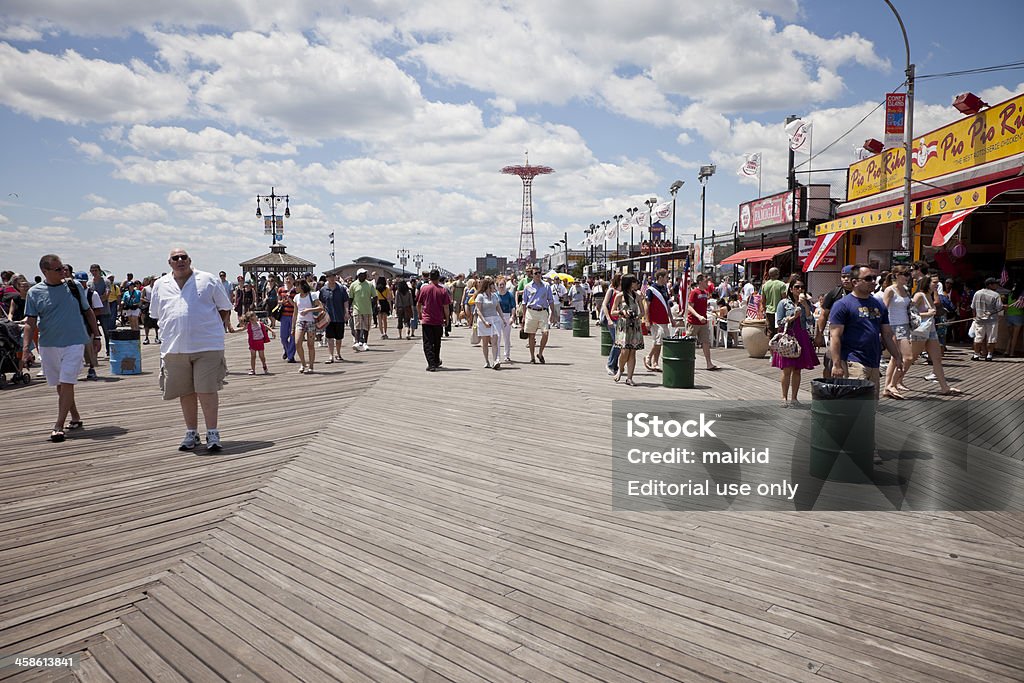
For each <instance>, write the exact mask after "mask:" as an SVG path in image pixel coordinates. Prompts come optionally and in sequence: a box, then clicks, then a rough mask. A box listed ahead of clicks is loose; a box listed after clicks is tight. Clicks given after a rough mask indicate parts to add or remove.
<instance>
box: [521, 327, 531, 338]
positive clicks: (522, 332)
mask: <svg viewBox="0 0 1024 683" xmlns="http://www.w3.org/2000/svg"><path fill="white" fill-rule="evenodd" d="M519 338H520V339H529V338H530V335H529V334H527V333H526V330H524V329H523V328H522V327H520V328H519Z"/></svg>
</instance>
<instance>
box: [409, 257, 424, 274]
mask: <svg viewBox="0 0 1024 683" xmlns="http://www.w3.org/2000/svg"><path fill="white" fill-rule="evenodd" d="M412 262H413V265H415V266H416V274H417V275H418V274H419V272H420V265H422V263H423V254H414V255H413V257H412Z"/></svg>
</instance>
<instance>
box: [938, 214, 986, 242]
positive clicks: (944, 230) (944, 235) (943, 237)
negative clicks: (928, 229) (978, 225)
mask: <svg viewBox="0 0 1024 683" xmlns="http://www.w3.org/2000/svg"><path fill="white" fill-rule="evenodd" d="M976 208H978V207H976V206H974V207H971V208H970V209H963V210H962V211H953V212H952V213H946V214H943V215H942V218H940V219H939V224H938V225H937V226H935V234H934V235H932V246H933V247H941V246H942V245H944V244H945V243H946V242H948V241H949V240H950V238H951V237H952V236H953V234H954V233H955V232H956V231H957V228H959V227H960V226H961V225H963V222H964V220H966V219H967V217H968V216H970V215H971V213H972V212H973V211H974V210H975V209H976Z"/></svg>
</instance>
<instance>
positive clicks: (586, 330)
mask: <svg viewBox="0 0 1024 683" xmlns="http://www.w3.org/2000/svg"><path fill="white" fill-rule="evenodd" d="M572 336H574V337H589V336H590V316H589V315H587V312H586V311H576V313H575V314H573V316H572Z"/></svg>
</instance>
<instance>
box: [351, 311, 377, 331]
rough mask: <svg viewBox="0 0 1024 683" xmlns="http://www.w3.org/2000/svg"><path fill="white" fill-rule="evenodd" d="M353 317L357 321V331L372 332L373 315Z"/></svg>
mask: <svg viewBox="0 0 1024 683" xmlns="http://www.w3.org/2000/svg"><path fill="white" fill-rule="evenodd" d="M353 317H354V318H355V321H356V329H357V330H367V331H369V330H370V319H371V318H372V317H373V316H372V315H362V314H360V315H356V316H353Z"/></svg>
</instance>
